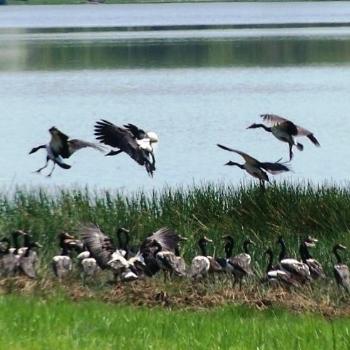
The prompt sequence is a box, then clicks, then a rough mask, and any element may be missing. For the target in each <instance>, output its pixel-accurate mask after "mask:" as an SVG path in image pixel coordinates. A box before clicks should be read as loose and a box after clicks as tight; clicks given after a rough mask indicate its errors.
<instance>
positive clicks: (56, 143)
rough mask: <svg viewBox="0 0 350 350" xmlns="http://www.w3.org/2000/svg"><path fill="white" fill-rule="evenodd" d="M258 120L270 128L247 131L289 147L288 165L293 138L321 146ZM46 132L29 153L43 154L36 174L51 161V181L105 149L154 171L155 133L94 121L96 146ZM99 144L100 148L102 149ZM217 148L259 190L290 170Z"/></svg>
mask: <svg viewBox="0 0 350 350" xmlns="http://www.w3.org/2000/svg"><path fill="white" fill-rule="evenodd" d="M261 117H262V120H263V121H264V122H265V123H266V124H270V125H271V126H267V125H265V124H256V123H254V124H252V125H250V126H249V127H248V128H247V129H254V128H262V129H264V130H265V131H267V132H269V133H271V134H272V135H273V136H275V137H276V138H277V139H278V140H280V141H282V142H285V143H287V144H288V146H289V161H291V160H292V157H293V147H296V148H297V149H298V150H300V151H302V150H303V149H304V146H303V145H302V144H301V143H299V142H296V140H295V138H296V137H299V136H306V137H308V138H309V140H310V141H311V142H312V143H313V144H314V145H316V146H320V144H319V142H318V140H317V139H316V137H315V136H314V134H313V133H312V132H311V131H309V130H307V129H304V128H302V127H300V126H298V125H296V124H294V123H293V122H292V121H290V120H288V119H285V118H282V117H279V116H277V115H274V114H263V115H261ZM49 132H50V134H51V140H50V141H49V143H47V144H44V145H40V146H37V147H34V148H33V149H32V150H31V151H30V153H29V154H32V153H35V152H37V151H38V150H40V149H45V150H46V163H45V165H44V166H43V167H42V168H40V169H38V170H37V171H36V172H37V173H40V172H41V171H42V170H44V169H45V168H47V166H48V164H49V162H50V161H51V162H52V163H53V167H52V170H51V171H50V173H49V174H48V175H47V176H49V177H50V176H51V175H52V173H53V171H54V169H55V166H56V164H57V165H58V166H59V167H61V168H63V169H70V168H71V166H70V165H69V164H67V163H65V162H64V159H67V158H69V157H70V156H72V155H73V154H74V153H75V152H76V151H78V150H80V149H82V148H86V147H90V148H93V149H95V150H97V151H100V152H104V151H105V146H110V147H112V150H110V151H109V152H108V153H106V154H105V155H106V156H115V155H118V154H120V153H123V152H124V153H126V154H128V155H129V156H130V157H131V158H132V159H133V160H134V161H135V162H137V163H138V164H139V165H141V166H143V167H145V169H146V171H147V173H148V174H149V175H150V176H153V173H154V171H155V170H156V167H155V163H156V162H155V156H154V144H155V143H157V142H158V136H157V134H156V133H155V132H152V131H149V132H146V131H144V130H143V129H141V128H139V127H137V126H136V125H134V124H130V123H129V124H126V125H124V126H123V127H120V126H117V125H115V124H113V123H111V122H109V121H107V120H100V121H97V122H96V124H95V136H96V139H97V141H99V143H93V142H87V141H83V140H79V139H70V138H69V137H68V136H67V135H66V134H64V133H62V132H61V131H60V130H58V129H57V128H56V127H52V128H51V129H50V130H49ZM101 143H102V144H103V145H101ZM217 146H218V147H220V148H221V149H224V150H226V151H229V152H234V153H236V154H238V155H240V156H241V157H242V158H243V159H244V161H245V163H244V164H239V163H237V162H234V161H229V162H227V163H226V165H231V166H237V167H239V168H241V169H242V170H245V171H246V172H247V173H248V174H250V175H251V176H253V177H255V178H257V179H258V180H259V182H260V185H261V186H262V187H264V183H265V182H268V181H269V177H268V175H267V172H268V173H270V174H273V175H274V174H278V173H281V172H286V171H289V170H290V168H289V167H288V164H286V163H281V159H280V160H278V161H277V162H260V161H259V160H257V159H255V158H253V157H252V156H250V155H249V154H247V153H245V152H242V151H239V150H236V149H233V148H230V147H227V146H223V145H221V144H218V145H217Z"/></svg>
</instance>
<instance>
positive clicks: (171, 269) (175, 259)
mask: <svg viewBox="0 0 350 350" xmlns="http://www.w3.org/2000/svg"><path fill="white" fill-rule="evenodd" d="M154 245H155V247H156V250H155V251H154V256H155V259H156V261H157V263H158V266H159V268H160V269H161V270H162V271H163V272H164V280H166V279H168V278H169V277H170V276H171V275H173V274H175V275H176V276H181V277H184V276H186V264H185V262H184V260H183V258H182V257H180V256H177V255H176V254H175V253H173V252H170V251H163V248H162V246H161V244H159V243H158V242H157V241H154Z"/></svg>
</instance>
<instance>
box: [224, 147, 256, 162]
mask: <svg viewBox="0 0 350 350" xmlns="http://www.w3.org/2000/svg"><path fill="white" fill-rule="evenodd" d="M217 146H218V147H220V148H222V149H224V150H225V151H229V152H234V153H237V154H239V155H240V156H241V157H243V159H244V160H245V161H246V162H249V163H250V164H255V163H259V161H258V160H257V159H255V158H253V157H251V156H250V155H249V154H247V153H244V152H241V151H238V150H236V149H233V148H230V147H226V146H223V145H220V144H217Z"/></svg>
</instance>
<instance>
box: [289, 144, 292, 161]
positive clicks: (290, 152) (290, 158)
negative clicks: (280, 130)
mask: <svg viewBox="0 0 350 350" xmlns="http://www.w3.org/2000/svg"><path fill="white" fill-rule="evenodd" d="M292 147H293V144H292V143H290V144H289V161H291V160H292V158H293V151H292Z"/></svg>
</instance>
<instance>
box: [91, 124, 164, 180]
mask: <svg viewBox="0 0 350 350" xmlns="http://www.w3.org/2000/svg"><path fill="white" fill-rule="evenodd" d="M95 136H96V139H97V140H98V141H100V142H102V143H104V144H105V145H108V146H112V147H115V148H117V150H114V151H111V152H109V153H108V154H106V155H107V156H114V155H117V154H119V153H121V152H125V153H127V154H128V155H129V156H130V157H131V158H132V159H133V160H134V161H136V162H137V163H138V164H140V165H142V166H144V167H145V169H146V171H147V173H148V174H149V175H150V176H153V172H154V171H155V158H154V153H153V144H154V143H156V142H158V136H157V135H156V134H155V133H154V132H147V133H146V132H145V131H144V130H142V129H140V128H138V127H137V126H135V125H133V124H127V125H124V127H119V126H117V125H114V124H113V123H111V122H109V121H107V120H103V119H102V120H100V121H98V122H96V124H95Z"/></svg>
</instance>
